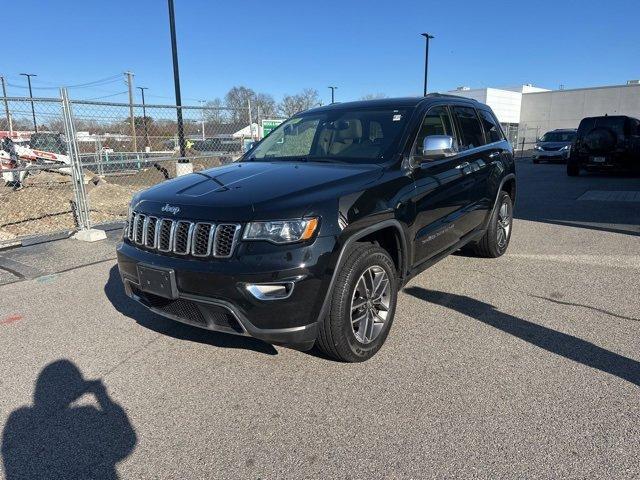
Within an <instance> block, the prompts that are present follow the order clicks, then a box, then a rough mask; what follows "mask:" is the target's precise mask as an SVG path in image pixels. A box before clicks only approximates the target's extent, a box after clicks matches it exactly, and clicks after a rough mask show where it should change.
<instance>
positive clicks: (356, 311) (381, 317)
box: [317, 244, 398, 362]
mask: <svg viewBox="0 0 640 480" xmlns="http://www.w3.org/2000/svg"><path fill="white" fill-rule="evenodd" d="M397 298H398V280H397V275H396V269H395V265H394V263H393V260H391V257H390V256H389V254H388V253H387V251H386V250H384V249H383V248H380V247H378V246H375V245H372V244H356V245H355V246H353V247H351V248H350V249H349V251H348V252H347V259H346V260H345V263H344V264H343V266H342V267H341V268H340V271H339V272H338V277H337V279H336V284H335V287H334V290H333V292H332V296H331V309H330V311H329V314H328V315H327V316H326V317H325V318H324V319H323V320H321V321H320V324H319V329H318V341H317V345H318V347H319V348H320V349H321V350H322V351H323V352H324V353H325V354H327V355H328V356H330V357H332V358H335V359H336V360H341V361H344V362H362V361H365V360H368V359H369V358H371V357H372V356H373V355H375V354H376V352H377V351H378V350H380V348H381V347H382V345H383V344H384V342H385V340H386V338H387V335H388V334H389V329H390V328H391V324H392V322H393V317H394V314H395V310H396V301H397Z"/></svg>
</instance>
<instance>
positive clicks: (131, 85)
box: [124, 72, 138, 152]
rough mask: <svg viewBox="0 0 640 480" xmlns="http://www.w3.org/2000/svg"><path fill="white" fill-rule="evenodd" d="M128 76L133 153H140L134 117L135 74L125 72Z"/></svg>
mask: <svg viewBox="0 0 640 480" xmlns="http://www.w3.org/2000/svg"><path fill="white" fill-rule="evenodd" d="M124 74H125V75H126V76H127V86H128V87H129V122H130V123H131V141H132V142H133V151H134V152H137V151H138V140H137V139H136V122H135V118H134V117H133V73H131V72H124Z"/></svg>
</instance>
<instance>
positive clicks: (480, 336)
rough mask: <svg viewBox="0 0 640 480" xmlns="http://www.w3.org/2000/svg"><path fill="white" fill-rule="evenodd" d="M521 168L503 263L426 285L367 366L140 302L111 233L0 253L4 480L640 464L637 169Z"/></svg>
mask: <svg viewBox="0 0 640 480" xmlns="http://www.w3.org/2000/svg"><path fill="white" fill-rule="evenodd" d="M518 166H519V171H518V174H519V191H518V203H517V206H516V220H515V222H514V232H513V237H512V242H511V246H510V249H509V251H508V254H507V255H505V256H504V257H502V258H500V259H498V260H486V259H479V258H470V257H465V256H463V255H453V256H450V257H449V258H447V259H445V260H443V261H442V262H440V263H439V264H437V265H435V266H434V267H433V268H431V269H430V270H428V271H427V272H425V273H423V274H422V275H420V276H419V277H418V278H416V279H414V280H413V281H412V282H411V283H410V284H409V285H408V286H406V287H405V288H404V290H403V292H402V294H401V295H400V298H399V304H398V310H397V316H396V319H395V322H394V325H393V328H392V330H391V334H390V336H389V339H388V340H387V343H386V345H385V346H384V347H383V349H382V350H381V351H380V353H379V354H378V355H377V356H375V357H374V358H373V359H372V360H370V361H368V362H366V363H364V364H353V365H349V364H341V363H336V362H333V361H331V360H327V359H325V358H323V357H322V356H320V355H319V354H318V353H316V352H314V351H312V352H309V353H303V352H298V351H293V350H289V349H287V348H282V347H273V346H271V345H268V344H265V343H262V342H258V341H254V340H250V339H245V338H240V337H233V336H228V335H224V334H215V333H210V332H206V331H201V330H197V329H195V328H191V327H188V326H184V325H181V324H177V323H174V322H172V321H170V320H165V319H163V318H161V317H158V316H156V315H154V314H151V313H149V312H147V311H146V310H145V309H143V308H141V307H139V306H137V305H135V304H134V303H133V302H132V301H130V300H128V299H127V298H126V297H125V296H124V292H123V289H122V285H121V283H120V280H119V277H118V273H117V268H116V267H115V263H114V261H113V243H114V242H115V238H116V237H117V232H113V233H112V234H111V235H110V240H109V241H107V242H103V243H102V244H100V245H97V244H95V245H86V244H82V245H80V244H79V243H78V242H75V241H73V240H65V241H61V242H52V243H49V244H45V245H39V246H33V247H25V248H23V249H20V250H16V249H14V250H7V251H5V252H0V283H4V285H2V286H0V365H2V370H1V373H0V427H2V430H3V433H2V458H3V469H2V470H0V471H1V472H2V473H0V476H2V475H4V476H5V477H6V478H9V479H17V478H25V479H26V478H30V479H34V478H43V477H46V478H57V477H56V475H57V474H58V472H63V471H66V472H70V471H72V472H75V475H76V476H77V478H114V475H116V474H117V475H119V477H120V478H179V479H190V478H415V479H417V478H431V477H438V478H442V477H458V478H523V477H527V478H638V477H640V459H639V457H640V295H639V293H640V202H639V201H637V200H634V198H638V199H639V200H640V194H639V195H635V194H634V193H630V192H638V191H640V178H638V177H635V178H632V177H608V176H598V175H589V176H581V177H577V178H569V177H567V176H566V175H565V170H564V166H562V165H543V164H541V165H532V164H531V163H529V162H527V161H522V162H520V163H519V165H518ZM602 191H604V192H608V193H604V194H603V193H595V194H594V193H592V192H602ZM590 192H591V193H590ZM613 192H627V193H625V194H620V193H613ZM634 195H635V196H634ZM594 198H595V200H594ZM82 264H88V265H85V266H81V265H82ZM67 478H69V477H67Z"/></svg>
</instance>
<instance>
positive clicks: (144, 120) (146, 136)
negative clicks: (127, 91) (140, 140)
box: [136, 87, 149, 150]
mask: <svg viewBox="0 0 640 480" xmlns="http://www.w3.org/2000/svg"><path fill="white" fill-rule="evenodd" d="M136 88H137V89H138V90H140V93H141V94H142V125H144V146H145V150H148V149H149V130H148V129H147V107H146V105H145V103H144V91H145V90H149V89H148V88H147V87H136Z"/></svg>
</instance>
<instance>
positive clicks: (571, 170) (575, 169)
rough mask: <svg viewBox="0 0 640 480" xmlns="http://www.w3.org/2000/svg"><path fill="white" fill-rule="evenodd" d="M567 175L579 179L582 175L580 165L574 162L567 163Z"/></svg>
mask: <svg viewBox="0 0 640 480" xmlns="http://www.w3.org/2000/svg"><path fill="white" fill-rule="evenodd" d="M567 175H569V176H570V177H577V176H578V175H580V165H578V164H577V163H574V162H572V161H570V160H569V161H567Z"/></svg>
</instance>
